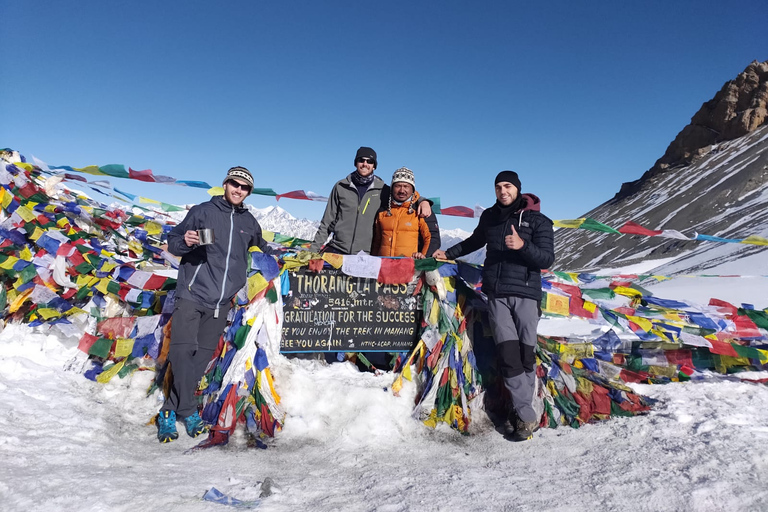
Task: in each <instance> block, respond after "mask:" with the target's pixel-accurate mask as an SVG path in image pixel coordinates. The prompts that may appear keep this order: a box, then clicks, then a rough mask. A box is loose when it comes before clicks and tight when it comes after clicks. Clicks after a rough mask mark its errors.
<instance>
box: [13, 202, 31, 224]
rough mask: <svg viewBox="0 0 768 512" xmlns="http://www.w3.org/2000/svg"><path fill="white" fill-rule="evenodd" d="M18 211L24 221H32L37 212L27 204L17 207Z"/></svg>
mask: <svg viewBox="0 0 768 512" xmlns="http://www.w3.org/2000/svg"><path fill="white" fill-rule="evenodd" d="M16 213H18V214H19V217H21V218H22V219H24V222H32V221H33V220H35V213H34V212H33V211H32V210H30V209H29V208H27V207H26V205H22V206H19V207H18V208H16Z"/></svg>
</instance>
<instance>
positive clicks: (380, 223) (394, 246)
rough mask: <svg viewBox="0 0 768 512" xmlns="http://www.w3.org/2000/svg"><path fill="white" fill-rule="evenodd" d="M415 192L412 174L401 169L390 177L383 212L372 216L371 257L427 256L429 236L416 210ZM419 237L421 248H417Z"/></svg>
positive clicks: (406, 169)
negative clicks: (389, 189)
mask: <svg viewBox="0 0 768 512" xmlns="http://www.w3.org/2000/svg"><path fill="white" fill-rule="evenodd" d="M418 200H419V193H418V192H416V179H415V178H414V176H413V171H412V170H410V169H408V168H407V167H401V168H399V169H398V170H396V171H395V173H394V174H393V175H392V186H391V191H390V197H389V204H388V205H387V209H386V210H385V209H383V208H382V210H381V211H379V213H378V214H377V215H376V224H375V225H374V228H373V251H372V253H371V254H373V255H375V256H389V257H396V256H406V257H411V258H416V259H421V258H425V257H428V256H429V254H428V251H429V243H430V241H431V239H432V236H431V234H430V232H429V226H427V223H426V222H425V221H424V219H423V218H421V217H419V214H418V212H417V211H416V203H417V202H418ZM419 235H421V240H422V243H421V247H419Z"/></svg>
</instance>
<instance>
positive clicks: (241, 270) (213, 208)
mask: <svg viewBox="0 0 768 512" xmlns="http://www.w3.org/2000/svg"><path fill="white" fill-rule="evenodd" d="M223 185H224V195H223V196H215V197H213V198H212V199H211V200H210V201H207V202H205V203H202V204H198V205H196V206H193V207H192V209H190V210H189V213H187V216H186V217H184V220H183V221H181V223H180V224H179V225H178V226H176V227H174V228H173V229H172V230H171V232H170V233H168V251H169V252H170V253H171V254H174V255H176V256H181V266H180V267H179V276H178V282H177V284H176V302H175V304H174V310H173V320H172V325H171V346H170V350H169V352H168V361H169V362H170V364H171V371H172V372H173V384H172V387H171V390H170V392H169V394H168V396H167V397H166V399H165V403H164V404H163V407H162V409H161V410H160V414H159V415H158V418H157V423H158V434H157V435H158V439H159V440H160V442H162V443H167V442H169V441H173V440H174V439H176V438H178V435H179V434H178V432H177V431H176V419H177V415H178V418H179V419H184V422H185V427H186V431H187V434H189V435H190V436H191V437H197V436H198V435H200V434H201V433H203V432H205V430H206V427H205V424H204V423H203V421H202V419H201V418H200V415H199V413H198V411H197V403H196V400H195V390H196V389H197V384H198V382H199V381H200V378H201V377H202V376H203V373H204V372H205V367H206V366H207V365H208V362H209V361H210V360H211V357H212V356H213V351H214V350H215V349H216V346H217V345H218V343H219V338H220V336H221V334H222V333H223V332H224V328H225V326H226V322H227V314H228V313H229V309H230V305H231V300H232V298H233V297H234V296H235V295H236V294H237V292H238V291H239V290H240V289H241V288H242V287H243V286H244V285H245V283H246V279H247V270H248V259H249V257H250V256H249V253H248V249H249V248H250V247H251V246H254V245H255V246H258V247H259V248H260V249H261V250H262V251H263V252H265V253H268V254H273V251H272V250H271V249H270V248H269V246H268V245H267V243H266V241H264V239H263V238H262V236H261V226H259V223H258V222H257V221H256V219H255V218H254V216H253V215H251V213H250V212H249V211H248V209H247V208H245V207H244V206H243V201H244V200H245V198H246V197H248V195H249V194H250V193H251V190H253V176H252V175H251V173H250V172H249V171H248V169H246V168H244V167H232V168H231V169H229V171H228V172H227V176H226V177H225V178H224V183H223ZM199 229H212V230H213V234H214V241H213V243H212V244H207V245H202V244H200V238H199V236H198V232H197V230H199Z"/></svg>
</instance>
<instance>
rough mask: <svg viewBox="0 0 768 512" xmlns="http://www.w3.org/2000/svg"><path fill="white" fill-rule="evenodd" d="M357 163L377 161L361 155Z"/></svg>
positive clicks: (373, 162)
mask: <svg viewBox="0 0 768 512" xmlns="http://www.w3.org/2000/svg"><path fill="white" fill-rule="evenodd" d="M357 163H359V164H360V163H365V164H375V163H376V162H375V161H374V160H373V158H367V157H360V158H358V159H357Z"/></svg>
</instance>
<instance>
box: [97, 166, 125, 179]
mask: <svg viewBox="0 0 768 512" xmlns="http://www.w3.org/2000/svg"><path fill="white" fill-rule="evenodd" d="M99 171H101V172H102V173H103V174H106V175H107V176H114V177H115V178H130V177H131V175H130V174H128V171H126V170H125V166H124V165H120V164H108V165H102V166H101V167H99Z"/></svg>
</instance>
